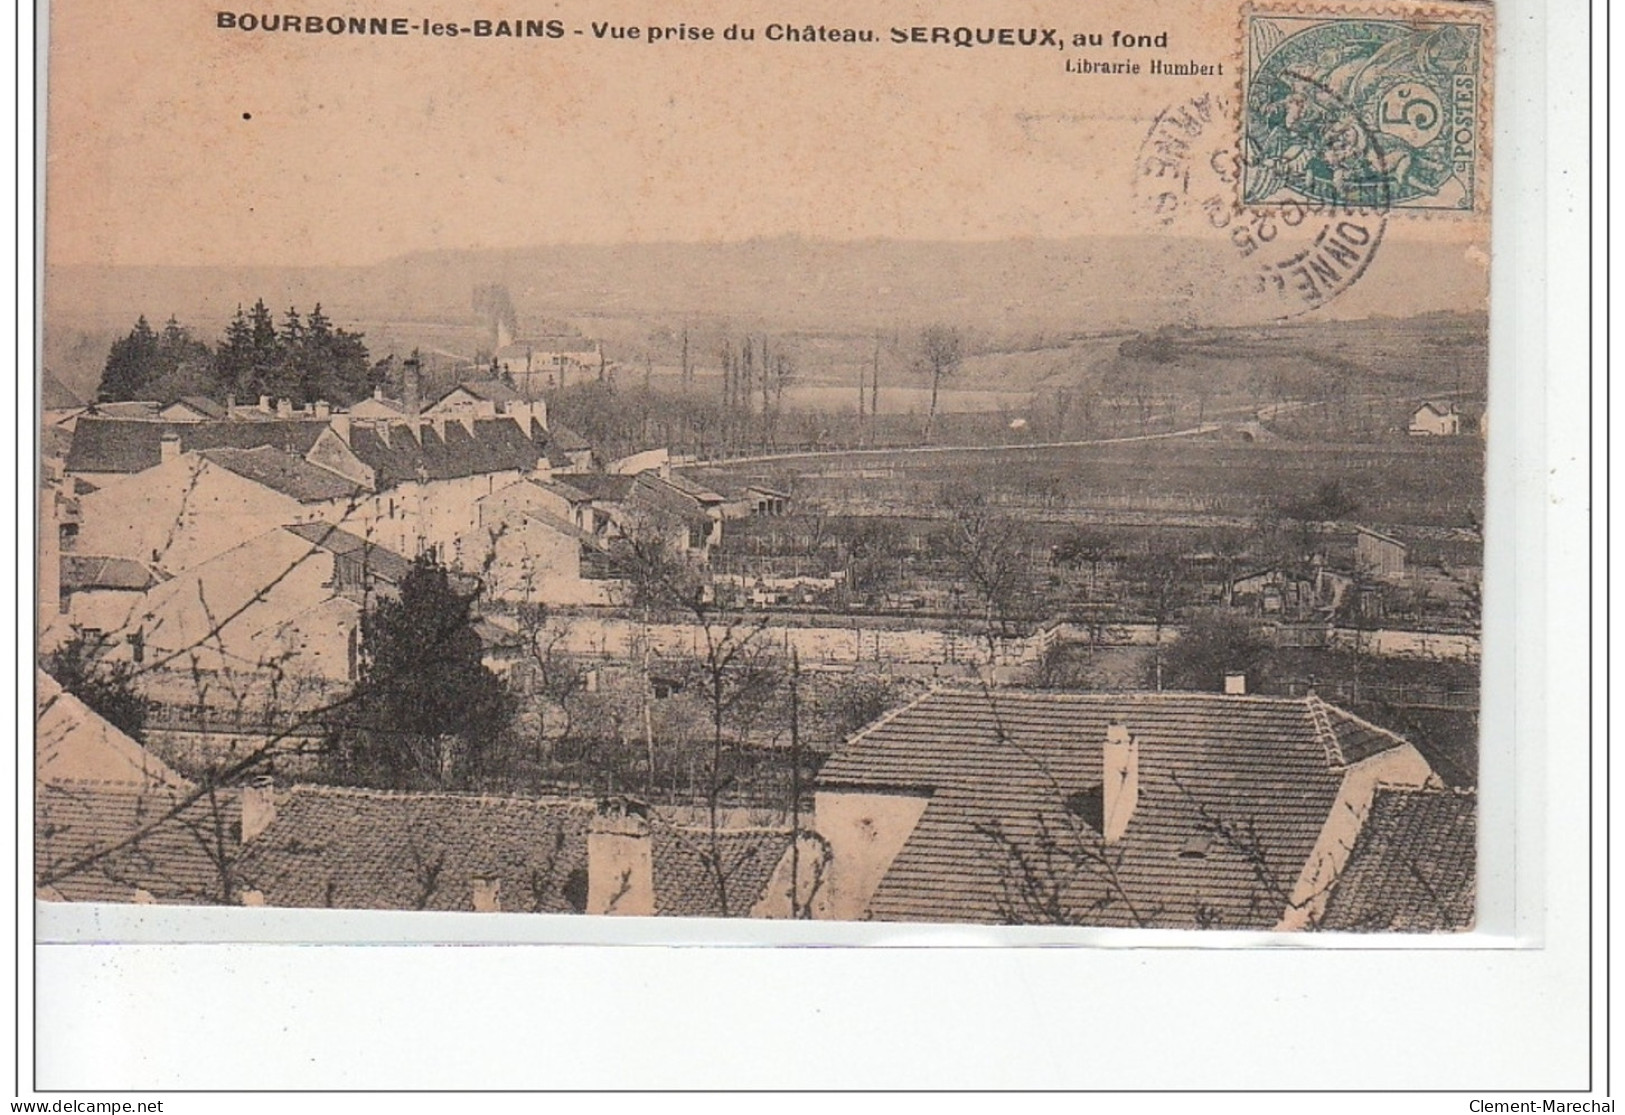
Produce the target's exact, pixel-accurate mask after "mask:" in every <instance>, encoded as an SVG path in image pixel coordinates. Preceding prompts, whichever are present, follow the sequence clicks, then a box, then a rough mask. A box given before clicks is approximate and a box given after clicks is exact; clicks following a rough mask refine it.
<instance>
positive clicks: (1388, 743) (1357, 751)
mask: <svg viewBox="0 0 1625 1115" xmlns="http://www.w3.org/2000/svg"><path fill="white" fill-rule="evenodd" d="M1305 700H1307V701H1309V702H1310V708H1311V710H1313V709H1314V708H1315V707H1316V706H1318V707H1319V709H1320V711H1321V712H1322V713H1324V715H1325V717H1326V725H1327V727H1328V728H1330V729H1331V734H1332V738H1333V740H1335V741H1336V747H1337V754H1338V755H1341V756H1342V759H1343V761H1344V762H1345V763H1358V762H1359V761H1360V760H1362V759H1369V758H1370V757H1371V756H1373V755H1378V754H1381V753H1382V752H1384V751H1387V750H1388V749H1389V748H1390V747H1393V746H1395V745H1396V744H1399V743H1403V742H1404V740H1402V739H1400V737H1399V736H1396V735H1395V734H1394V733H1393V732H1390V731H1388V729H1386V728H1379V727H1377V726H1376V725H1375V724H1373V723H1371V722H1370V721H1369V720H1362V719H1360V718H1359V717H1358V716H1355V715H1354V714H1353V713H1352V712H1345V711H1344V710H1343V709H1340V708H1338V707H1337V706H1336V705H1329V704H1327V703H1326V702H1325V701H1322V700H1321V699H1320V698H1319V697H1314V696H1310V697H1307V698H1305Z"/></svg>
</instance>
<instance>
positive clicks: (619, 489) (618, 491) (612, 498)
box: [555, 472, 637, 503]
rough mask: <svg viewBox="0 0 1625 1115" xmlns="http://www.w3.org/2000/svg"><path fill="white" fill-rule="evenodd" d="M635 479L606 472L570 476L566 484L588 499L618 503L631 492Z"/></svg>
mask: <svg viewBox="0 0 1625 1115" xmlns="http://www.w3.org/2000/svg"><path fill="white" fill-rule="evenodd" d="M636 479H637V477H635V476H619V475H614V474H611V473H607V472H583V473H576V474H572V475H571V477H570V479H569V481H568V483H569V485H570V487H572V488H574V489H575V490H576V491H578V492H581V493H582V494H583V495H585V496H586V497H587V498H588V499H592V500H600V501H602V502H605V503H619V502H620V501H621V500H623V499H625V498H626V496H627V493H629V492H630V491H631V490H632V484H633V481H635V480H636ZM555 483H557V481H555Z"/></svg>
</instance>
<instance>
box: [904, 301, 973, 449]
mask: <svg viewBox="0 0 1625 1115" xmlns="http://www.w3.org/2000/svg"><path fill="white" fill-rule="evenodd" d="M964 360H965V341H964V338H963V337H962V336H961V335H960V332H959V330H958V329H956V328H954V327H953V326H951V325H932V326H929V327H928V328H926V329H925V331H924V332H922V333H921V334H920V348H919V354H918V356H917V357H916V366H917V367H918V368H919V369H920V370H921V371H922V372H923V373H924V374H925V375H927V376H929V377H930V379H931V409H930V410H929V411H927V412H926V416H925V441H926V442H927V443H929V442H930V441H931V435H932V433H933V432H934V431H935V429H936V423H937V397H938V394H939V393H940V391H941V389H942V381H943V380H945V379H951V378H952V377H953V376H954V375H955V373H957V372H958V371H959V368H960V365H961V364H963V363H964Z"/></svg>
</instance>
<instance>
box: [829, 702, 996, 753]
mask: <svg viewBox="0 0 1625 1115" xmlns="http://www.w3.org/2000/svg"><path fill="white" fill-rule="evenodd" d="M946 689H947V687H946V686H944V685H941V684H936V685H933V686H931V688H929V689H927V690H926V691H925V692H924V693H921V694H920V695H919V696H918V697H916V698H914V699H913V700H912V701H909V702H908V703H907V704H904V705H898V706H897V707H896V708H894V709H892V710H891V711H889V712H885V713H882V714H881V715H880V717H879V718H878V719H876V720H873V721H871V722H869V723H868V724H865V725H864V726H863V727H861V728H859V729H858V730H857V731H856V732H855V733H853V734H852V735H850V736H848V737H846V741H845V742H844V743H842V744H841V747H842V748H846V747H851V746H852V745H853V744H855V743H857V742H858V741H859V740H861V739H863V738H864V737H865V736H868V735H870V734H872V733H874V732H875V731H877V730H879V729H881V728H883V727H885V726H886V725H887V724H890V723H891V722H892V721H893V720H896V719H897V718H898V717H899V716H901V715H903V714H904V713H905V712H908V711H909V710H911V709H913V708H915V707H916V706H918V705H919V704H920V702H921V701H924V700H926V699H927V698H928V697H933V696H935V695H936V694H938V693H941V692H944V691H945V690H946ZM967 692H968V690H967ZM832 757H833V753H832Z"/></svg>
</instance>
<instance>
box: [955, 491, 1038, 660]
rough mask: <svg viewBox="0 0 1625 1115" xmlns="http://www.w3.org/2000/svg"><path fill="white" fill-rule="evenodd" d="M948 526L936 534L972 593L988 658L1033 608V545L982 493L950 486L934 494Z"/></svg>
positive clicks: (1015, 522)
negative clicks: (978, 606) (944, 513)
mask: <svg viewBox="0 0 1625 1115" xmlns="http://www.w3.org/2000/svg"><path fill="white" fill-rule="evenodd" d="M938 503H939V505H940V506H941V507H942V508H944V510H945V511H946V512H947V518H948V525H947V526H946V527H945V528H944V530H943V532H942V534H941V535H940V538H941V540H942V542H943V544H944V546H945V548H946V550H947V553H948V556H949V558H950V560H952V562H953V564H954V566H955V569H956V571H957V572H958V573H959V575H960V577H961V578H962V579H963V581H964V583H965V584H967V585H969V586H970V588H971V590H972V591H973V592H974V593H975V594H976V597H977V601H978V604H979V605H980V608H981V616H980V619H981V623H982V632H983V635H984V637H985V638H986V639H987V642H988V653H989V658H990V661H991V660H992V658H994V657H995V656H996V654H997V649H998V640H999V639H1000V638H1008V637H1009V636H1010V635H1011V634H1012V633H1013V632H1014V630H1015V628H1016V627H1017V625H1018V624H1019V623H1020V621H1022V620H1025V619H1027V618H1029V617H1030V615H1031V612H1032V606H1033V575H1032V574H1033V567H1032V553H1031V549H1032V544H1031V538H1030V536H1029V532H1028V531H1027V529H1026V527H1025V526H1024V525H1023V524H1022V523H1021V522H1020V521H1018V520H1016V519H1013V518H1011V517H1010V516H1008V515H1005V514H1003V513H1001V512H999V511H998V510H997V509H996V508H994V507H993V506H991V505H990V504H989V503H988V502H987V498H986V497H985V496H983V495H982V493H981V492H979V491H976V490H974V489H970V488H966V487H963V486H958V485H955V486H950V487H949V488H946V489H944V490H943V492H942V493H941V494H940V496H939V498H938Z"/></svg>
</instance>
